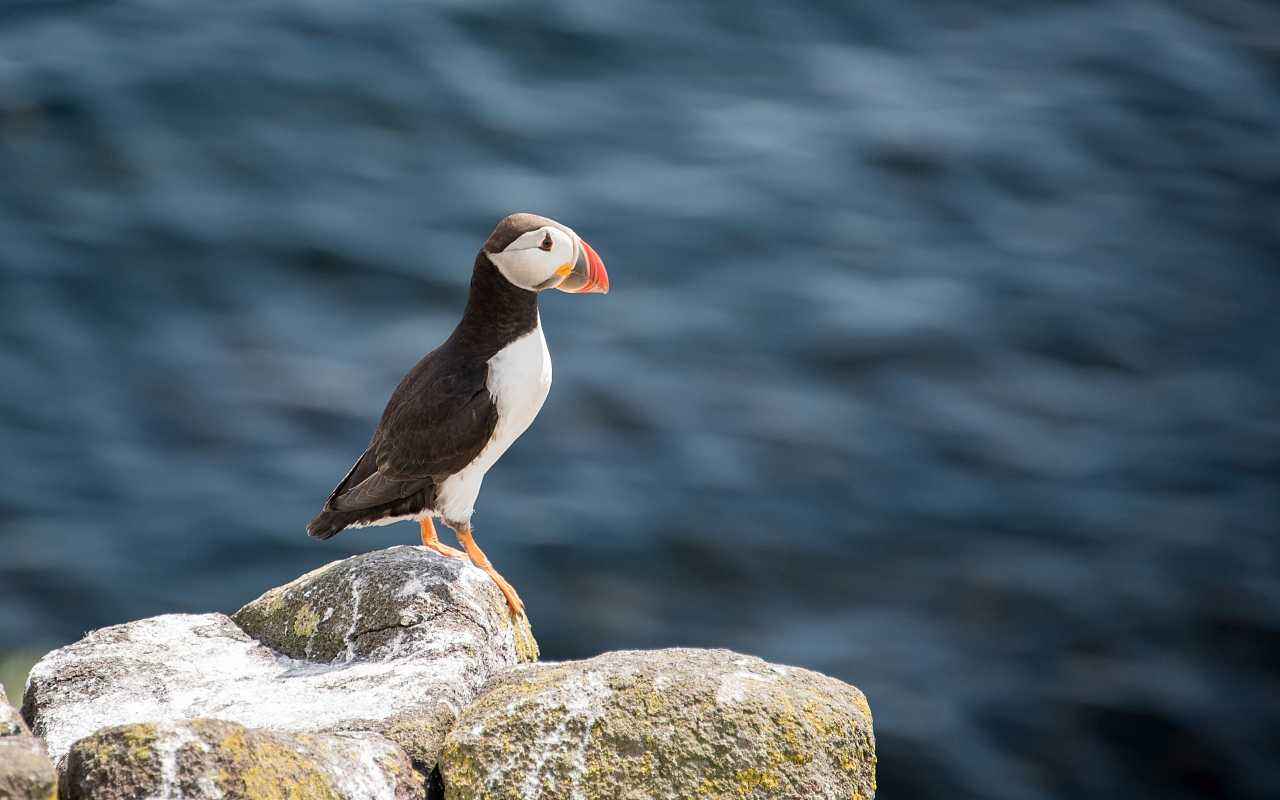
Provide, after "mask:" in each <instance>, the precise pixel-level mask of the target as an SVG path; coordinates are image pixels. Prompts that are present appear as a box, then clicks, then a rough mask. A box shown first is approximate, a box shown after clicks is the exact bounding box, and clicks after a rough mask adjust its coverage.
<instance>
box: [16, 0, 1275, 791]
mask: <svg viewBox="0 0 1280 800" xmlns="http://www.w3.org/2000/svg"><path fill="white" fill-rule="evenodd" d="M513 210H531V211H536V212H539V213H543V214H547V215H550V216H553V217H555V218H556V219H559V220H561V221H563V222H565V223H566V224H568V225H571V226H573V227H574V228H575V229H577V230H578V231H579V232H580V233H581V234H582V235H583V236H584V237H585V238H587V239H588V241H590V242H591V243H592V244H593V245H594V246H595V247H596V249H597V250H598V251H599V252H600V253H601V254H602V256H603V257H604V259H605V261H606V263H607V264H608V267H609V272H610V276H611V278H612V281H613V291H612V292H611V293H610V294H609V295H608V297H598V296H591V297H571V296H564V295H557V296H554V297H547V298H545V301H544V303H543V309H542V315H543V324H544V327H545V329H546V332H547V336H548V339H549V342H550V346H551V348H552V353H553V357H554V359H555V386H554V388H553V390H552V393H551V397H550V399H549V401H548V403H547V406H546V407H545V409H544V410H543V412H542V415H541V417H540V418H539V419H538V422H537V423H536V424H535V426H534V427H533V428H532V429H531V430H530V431H529V433H527V434H526V435H525V437H524V438H523V439H522V440H521V441H520V442H519V443H518V444H517V445H516V447H515V448H514V449H512V450H511V451H510V452H509V453H508V454H507V455H506V456H505V457H504V459H503V460H502V462H501V464H500V465H499V466H498V467H497V468H496V469H495V470H494V471H493V472H492V473H490V475H489V477H488V480H487V482H486V484H485V487H484V491H483V493H482V494H481V498H480V503H479V512H478V514H477V517H476V526H477V537H478V540H479V541H480V542H481V543H482V544H483V545H484V546H485V547H486V549H487V550H488V552H489V554H490V556H491V557H492V558H493V560H494V561H495V562H496V563H497V565H498V566H499V568H500V569H501V570H502V571H503V572H504V573H505V574H506V575H507V576H508V577H509V578H511V579H512V581H513V582H514V583H515V584H516V585H517V586H518V587H519V588H520V591H521V593H522V595H523V597H524V599H525V601H526V602H527V604H528V606H529V610H530V614H531V616H532V618H533V621H534V626H535V630H536V632H537V634H538V636H539V640H540V642H541V644H542V647H543V651H544V654H545V655H546V656H548V657H550V658H569V657H577V656H586V655H590V654H594V653H596V652H599V651H601V650H604V649H609V648H619V647H656V646H665V645H700V646H728V647H733V648H736V649H740V650H743V651H747V652H751V653H755V654H758V655H761V656H763V657H765V658H768V659H771V660H774V661H779V662H784V663H790V664H800V665H804V666H809V667H813V668H816V669H820V670H823V671H825V672H828V673H831V674H834V675H836V676H839V677H841V678H843V679H845V680H848V681H850V682H853V683H855V684H857V685H858V686H859V687H861V688H862V689H863V690H864V691H865V692H866V693H867V695H868V696H869V698H870V701H871V706H872V709H873V711H874V712H875V715H876V730H877V736H878V741H879V752H880V758H881V760H880V778H881V780H880V783H881V792H880V796H881V797H884V798H913V797H946V798H979V797H982V798H1010V799H1013V798H1018V799H1019V800H1021V799H1023V798H1032V799H1035V798H1068V797H1070V798H1076V797H1080V796H1088V797H1117V798H1119V797H1125V798H1134V797H1151V798H1162V799H1164V798H1192V797H1248V798H1262V797H1268V796H1274V794H1275V791H1276V789H1277V786H1280V768H1277V766H1276V765H1277V764H1280V738H1278V737H1277V731H1280V711H1278V710H1277V709H1278V708H1280V706H1277V703H1276V698H1277V696H1280V695H1278V693H1280V676H1278V670H1277V669H1276V665H1277V663H1280V547H1277V541H1278V534H1280V491H1278V489H1280V346H1278V345H1277V343H1280V314H1277V311H1276V307H1277V302H1278V301H1280V270H1277V266H1278V259H1277V256H1278V255H1280V9H1278V8H1277V7H1276V6H1275V5H1274V4H1272V3H1264V2H1245V1H1244V0H1235V1H1233V2H1231V3H1218V2H1210V0H1182V1H1181V2H1168V3H1155V2H1126V3H1084V2H1081V3H1070V4H1066V3H1050V2H992V3H977V2H958V1H957V2H948V3H924V2H903V1H902V0H896V1H891V0H884V2H866V3H856V4H855V3H791V4H783V3H770V2H764V1H763V0H756V1H753V2H738V3H732V4H728V3H726V4H714V3H708V2H703V3H674V2H673V3H625V4H624V3H594V2H585V0H579V1H578V2H572V1H571V0H565V1H564V2H559V3H549V4H522V3H477V2H457V3H441V4H426V3H403V2H389V1H388V0H367V1H366V2H360V3H345V2H325V1H323V0H311V1H310V2H307V1H304V0H264V1H262V2H242V3H214V2H206V3H193V2H174V1H173V0H165V1H164V2H160V0H154V1H153V2H123V1H120V2H62V3H53V2H49V3H44V2H25V3H7V4H4V5H3V6H0V385H2V386H3V388H2V389H0V649H8V648H14V647H42V646H53V645H57V644H60V643H63V642H66V641H70V640H73V639H75V638H77V637H78V636H80V635H81V634H82V633H83V632H84V631H85V630H87V629H90V628H93V627H97V626H101V625H107V624H111V623H116V622H120V621H124V620H128V619H132V618H136V617H140V616H144V615H150V614H156V613H161V612H165V611H204V610H210V609H222V610H231V609H234V608H236V607H238V606H239V605H240V604H241V603H242V602H244V601H246V600H248V599H250V598H252V597H254V596H256V595H257V594H258V593H259V592H260V591H262V590H263V589H264V588H266V587H268V586H272V585H275V584H278V583H281V582H283V581H286V580H288V579H290V578H292V577H294V576H296V575H298V574H300V573H301V572H303V571H304V570H307V569H310V568H312V567H314V566H316V565H318V564H321V563H323V562H325V561H328V560H331V559H333V558H337V557H340V556H345V555H348V554H351V553H355V552H361V551H365V550H368V549H372V548H377V547H385V546H387V545H390V544H393V543H404V542H411V541H413V538H414V536H415V535H416V532H415V531H414V530H413V529H412V527H410V526H406V525H401V526H394V527H391V528H384V529H377V530H372V531H366V532H357V533H351V534H346V535H343V536H340V537H338V538H337V539H335V540H333V541H331V542H328V543H323V544H322V543H317V542H313V541H311V540H309V539H308V538H307V537H306V535H305V533H304V531H303V526H304V524H305V523H306V521H307V520H308V519H310V517H311V516H312V515H313V514H314V512H315V511H316V510H317V508H318V507H319V505H320V504H321V503H322V502H323V500H324V498H325V496H326V495H327V493H328V492H329V490H330V489H331V488H332V485H333V484H334V483H335V482H336V481H337V479H339V478H340V477H341V476H342V474H343V473H344V472H345V470H346V469H347V467H348V466H349V465H350V462H351V461H352V460H353V459H354V458H355V456H356V455H357V454H358V453H359V452H360V451H361V449H362V448H363V446H364V444H365V443H366V441H367V437H368V435H369V432H370V430H371V428H372V425H373V423H374V422H375V420H376V418H377V415H378V414H379V412H380V411H381V409H382V405H383V403H384V402H385V400H386V397H387V395H388V394H389V393H390V391H391V389H392V388H393V387H394V385H395V383H396V381H397V380H398V379H399V377H400V375H401V374H402V373H403V372H404V371H405V370H406V369H407V368H408V367H409V366H410V365H411V364H412V363H413V362H414V361H415V360H416V359H417V358H418V357H419V356H420V355H422V354H423V353H424V352H426V351H427V350H428V349H430V348H431V347H433V346H434V345H435V344H436V343H437V342H438V341H439V340H441V339H442V338H443V337H444V336H445V335H447V333H448V332H449V331H450V329H451V328H452V326H453V324H454V323H455V321H456V319H457V317H458V314H459V313H460V310H461V307H462V304H463V302H464V298H465V290H466V282H467V278H468V274H469V270H470V265H471V260H472V257H473V256H474V253H475V251H476V249H477V248H478V246H479V244H480V242H481V241H482V240H483V238H484V237H485V235H486V234H487V233H488V231H489V229H490V228H491V227H492V225H493V224H494V223H495V222H496V221H497V219H498V218H500V217H501V216H502V215H504V214H506V213H508V212H509V211H513ZM553 294H555V293H553Z"/></svg>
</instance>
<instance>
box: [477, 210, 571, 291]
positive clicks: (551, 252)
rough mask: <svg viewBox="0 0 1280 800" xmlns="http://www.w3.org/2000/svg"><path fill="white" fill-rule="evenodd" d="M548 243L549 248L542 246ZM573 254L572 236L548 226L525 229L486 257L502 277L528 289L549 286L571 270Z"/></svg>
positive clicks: (557, 282)
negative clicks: (526, 230) (499, 250)
mask: <svg viewBox="0 0 1280 800" xmlns="http://www.w3.org/2000/svg"><path fill="white" fill-rule="evenodd" d="M548 245H550V249H546V248H547V246H548ZM576 257H577V243H576V242H575V240H574V236H573V235H571V234H568V233H565V232H564V231H562V230H561V229H559V228H557V227H555V226H552V225H548V226H546V227H542V228H538V229H537V230H536V231H529V232H528V233H526V234H524V235H522V236H521V237H520V238H518V239H516V240H515V241H514V242H512V243H511V244H509V245H507V246H506V249H504V250H503V251H502V252H501V253H490V254H489V258H490V260H492V261H493V263H494V264H495V265H496V266H497V267H498V271H499V272H501V273H502V275H503V277H505V278H506V279H507V280H509V281H511V282H512V283H514V284H515V285H516V286H519V287H520V288H521V289H528V290H529V291H531V292H536V291H541V290H542V289H550V288H553V287H554V286H556V285H557V284H559V283H560V282H561V281H563V280H564V279H565V277H566V276H567V275H568V274H569V271H570V270H572V269H573V262H574V259H575V258H576Z"/></svg>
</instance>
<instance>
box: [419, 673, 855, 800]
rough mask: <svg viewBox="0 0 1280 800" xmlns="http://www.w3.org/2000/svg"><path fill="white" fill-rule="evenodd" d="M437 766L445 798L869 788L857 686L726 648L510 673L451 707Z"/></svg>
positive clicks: (603, 799)
mask: <svg viewBox="0 0 1280 800" xmlns="http://www.w3.org/2000/svg"><path fill="white" fill-rule="evenodd" d="M441 766H442V770H443V773H444V779H445V787H446V797H447V798H448V799H449V800H479V799H480V798H521V800H535V799H537V798H545V799H546V800H550V799H551V798H561V797H569V796H573V797H582V798H586V800H616V799H617V798H700V799H701V798H726V799H730V798H731V799H732V800H763V799H764V798H799V797H803V798H814V799H815V800H820V799H821V798H840V799H841V800H848V798H852V797H861V798H863V800H869V798H871V797H873V796H874V793H875V741H874V737H873V734H872V725H871V714H870V710H869V709H868V707H867V703H866V698H865V697H863V695H862V693H861V692H859V691H858V690H857V689H856V688H854V687H852V686H849V685H848V684H845V683H842V682H841V681H838V680H835V679H833V678H829V677H826V676H824V675H820V674H818V673H815V672H810V671H809V670H804V669H798V668H793V667H780V666H775V665H772V664H768V663H766V662H764V661H761V660H760V659H758V658H753V657H749V656H742V655H738V654H736V653H731V652H729V651H725V650H710V651H708V650H687V649H672V650H658V651H648V652H644V651H631V652H619V653H606V654H605V655H602V656H598V657H596V658H593V659H588V660H586V661H578V662H569V663H564V664H548V665H537V666H528V667H520V668H517V669H513V670H510V671H509V672H507V673H504V674H502V675H500V676H498V677H497V678H495V679H494V680H493V681H492V682H491V684H490V685H489V686H487V687H486V689H485V691H484V692H483V693H482V695H481V696H480V697H479V698H478V699H477V700H476V701H475V702H474V703H473V704H472V705H471V706H470V707H469V708H467V709H466V710H465V711H464V712H463V714H462V717H461V718H460V719H459V721H458V724H457V726H455V728H454V730H453V731H452V732H451V733H450V734H449V737H448V738H447V739H446V742H445V751H444V755H443V757H442V765H441Z"/></svg>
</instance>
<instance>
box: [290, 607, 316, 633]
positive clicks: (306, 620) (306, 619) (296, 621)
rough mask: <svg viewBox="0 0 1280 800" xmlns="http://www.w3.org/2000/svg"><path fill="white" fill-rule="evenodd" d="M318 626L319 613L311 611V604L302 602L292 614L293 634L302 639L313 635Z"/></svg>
mask: <svg viewBox="0 0 1280 800" xmlns="http://www.w3.org/2000/svg"><path fill="white" fill-rule="evenodd" d="M318 627H320V615H319V614H317V613H316V612H315V611H313V610H312V608H311V606H309V605H307V604H306V603H303V604H302V606H301V607H299V608H298V611H297V613H296V614H294V615H293V634H294V636H300V637H302V638H304V639H305V638H308V637H311V636H314V635H315V633H316V628H318Z"/></svg>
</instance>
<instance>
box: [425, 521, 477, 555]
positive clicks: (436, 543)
mask: <svg viewBox="0 0 1280 800" xmlns="http://www.w3.org/2000/svg"><path fill="white" fill-rule="evenodd" d="M418 526H419V527H420V528H422V546H423V547H426V548H427V549H428V550H434V551H436V552H437V553H439V554H440V555H442V556H449V557H451V558H466V557H467V554H466V553H464V552H462V551H461V550H459V549H458V548H456V547H450V546H449V545H447V544H445V543H444V542H442V541H440V537H439V536H438V535H437V534H436V524H435V523H434V522H432V521H431V517H424V518H422V519H421V520H420V521H419V522H418Z"/></svg>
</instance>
